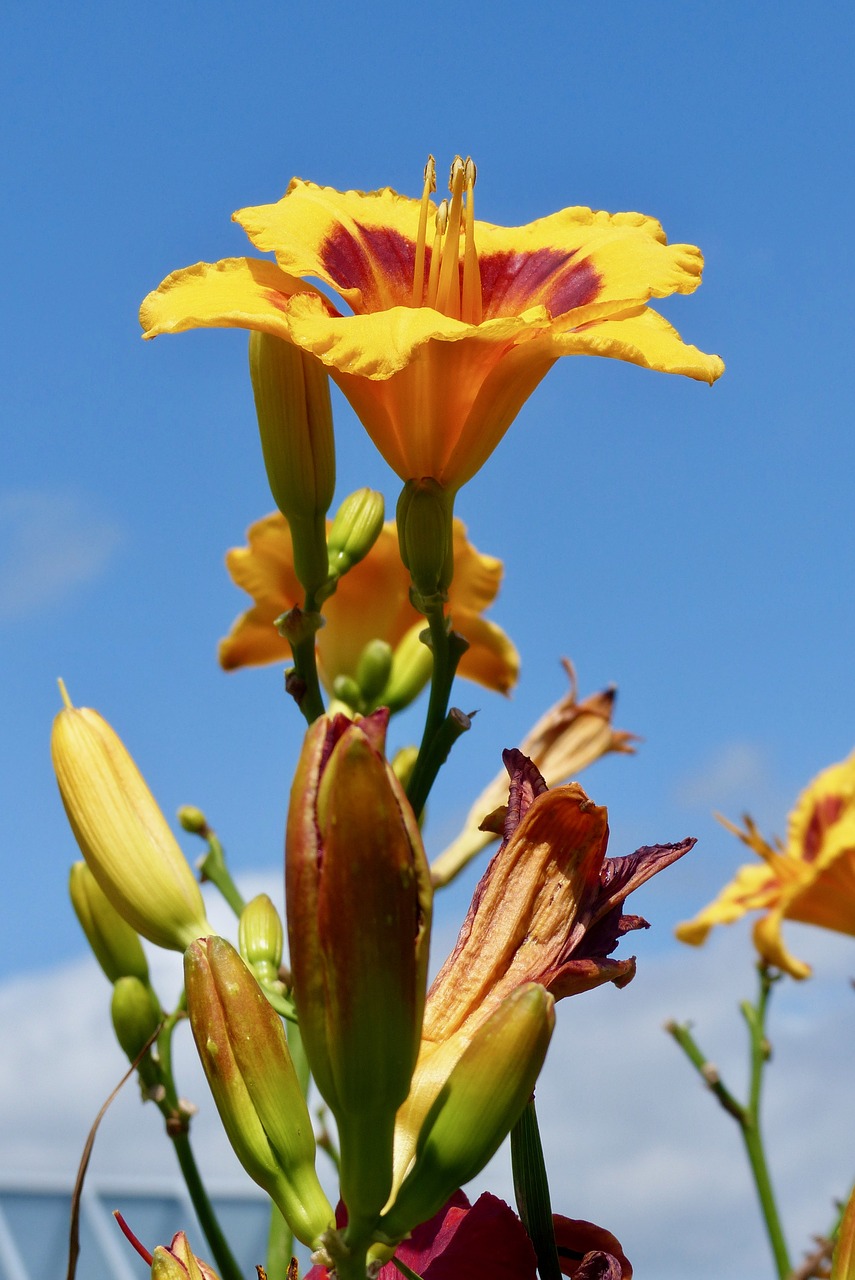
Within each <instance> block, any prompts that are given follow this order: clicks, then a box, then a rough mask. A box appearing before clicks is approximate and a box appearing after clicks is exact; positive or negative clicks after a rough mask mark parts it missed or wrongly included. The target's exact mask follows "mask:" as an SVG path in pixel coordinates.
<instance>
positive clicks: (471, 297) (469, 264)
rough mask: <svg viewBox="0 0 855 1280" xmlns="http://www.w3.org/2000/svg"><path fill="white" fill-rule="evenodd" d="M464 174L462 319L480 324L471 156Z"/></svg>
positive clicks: (473, 168) (479, 280)
mask: <svg viewBox="0 0 855 1280" xmlns="http://www.w3.org/2000/svg"><path fill="white" fill-rule="evenodd" d="M464 172H465V178H466V239H465V242H464V249H463V304H462V307H461V318H462V319H463V320H464V321H466V323H467V324H480V323H481V319H482V305H481V268H480V266H479V265H478V250H477V249H476V247H475V179H476V177H477V170H476V168H475V162H474V160H473V159H472V157H471V156H467V158H466V164H465V166H464Z"/></svg>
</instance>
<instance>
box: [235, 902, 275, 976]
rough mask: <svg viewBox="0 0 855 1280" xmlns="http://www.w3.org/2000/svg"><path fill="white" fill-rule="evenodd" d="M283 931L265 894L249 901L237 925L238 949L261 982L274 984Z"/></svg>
mask: <svg viewBox="0 0 855 1280" xmlns="http://www.w3.org/2000/svg"><path fill="white" fill-rule="evenodd" d="M284 941H285V931H284V929H283V928H282V921H281V920H280V919H279V912H278V911H277V910H276V908H275V907H274V905H273V903H272V902H271V901H270V899H269V898H268V896H267V894H266V893H260V894H259V895H258V897H257V898H253V899H252V901H251V902H248V903H247V904H246V906H245V907H244V909H243V911H242V912H241V917H240V922H239V924H238V946H239V947H240V953H241V955H242V956H243V958H244V960H245V961H246V963H247V964H248V965H249V967H250V968H251V969H252V970H253V971H254V973H255V975H256V977H257V978H258V980H259V981H260V982H277V981H278V979H279V966H280V965H281V963H282V947H283V945H284Z"/></svg>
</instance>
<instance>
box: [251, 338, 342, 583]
mask: <svg viewBox="0 0 855 1280" xmlns="http://www.w3.org/2000/svg"><path fill="white" fill-rule="evenodd" d="M249 371H250V376H251V377H252V389H253V392H254V393H255V409H256V413H257V415H258V428H259V431H260V433H261V448H262V451H263V453H264V465H265V467H266V469H267V479H268V481H269V483H270V490H271V492H272V494H273V497H274V499H275V501H276V505H277V507H278V508H279V510H280V511H281V512H282V514H283V515H284V516H285V518H286V520H287V521H288V524H289V525H290V528H291V538H292V542H293V546H294V568H295V570H296V573H297V577H298V578H299V580H300V582H301V583H302V584H303V586H304V587H305V588H306V591H308V592H314V591H316V590H317V589H318V588H319V587H320V586H322V585H323V583H324V582H325V580H326V577H327V572H328V569H327V545H326V513H327V511H328V510H329V508H330V504H331V503H332V500H333V493H334V492H335V442H334V440H333V422H332V407H331V405H330V391H329V375H328V374H327V371H326V369H325V368H324V366H323V364H322V363H321V361H320V360H318V359H317V357H315V356H311V355H308V354H307V353H306V352H304V351H301V350H300V348H299V347H295V346H294V345H293V344H292V343H290V342H285V341H283V339H282V338H274V337H272V336H271V335H270V334H268V333H259V332H255V331H254V332H252V333H250V335H249Z"/></svg>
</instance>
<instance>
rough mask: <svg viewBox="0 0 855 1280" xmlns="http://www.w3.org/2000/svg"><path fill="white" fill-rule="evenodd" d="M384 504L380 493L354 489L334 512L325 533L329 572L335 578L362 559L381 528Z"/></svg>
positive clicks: (372, 544)
mask: <svg viewBox="0 0 855 1280" xmlns="http://www.w3.org/2000/svg"><path fill="white" fill-rule="evenodd" d="M384 513H385V504H384V502H383V495H382V493H377V492H376V490H374V489H357V490H356V492H355V493H351V494H349V495H348V497H346V498H345V500H344V502H343V503H342V504H341V506H340V507H339V509H338V511H337V512H336V515H335V519H334V520H333V522H332V528H331V529H330V531H329V534H328V536H327V547H328V549H329V572H330V574H331V575H332V576H333V577H335V578H340V577H341V576H342V574H343V573H347V571H348V570H349V569H352V568H353V566H354V565H355V564H359V562H360V560H364V559H365V557H366V556H367V555H368V552H369V551H370V550H371V548H372V547H373V546H374V543H375V542H376V541H377V539H378V538H379V537H380V533H381V531H382V529H383V516H384Z"/></svg>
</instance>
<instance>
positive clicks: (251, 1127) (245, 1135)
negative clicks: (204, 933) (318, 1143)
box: [184, 937, 334, 1248]
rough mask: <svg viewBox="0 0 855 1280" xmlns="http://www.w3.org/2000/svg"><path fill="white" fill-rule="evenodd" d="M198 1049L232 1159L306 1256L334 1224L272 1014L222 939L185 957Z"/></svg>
mask: <svg viewBox="0 0 855 1280" xmlns="http://www.w3.org/2000/svg"><path fill="white" fill-rule="evenodd" d="M184 977H185V982H186V988H187V1009H188V1013H189V1015H190V1025H191V1027H192V1029H193V1038H194V1040H195V1041H196V1048H197V1049H198V1051H199V1057H200V1059H201V1061H202V1066H203V1068H204V1070H205V1075H206V1076H207V1078H208V1084H209V1085H210V1087H211V1093H212V1094H213V1096H214V1102H215V1103H216V1105H217V1110H218V1112H219V1113H220V1119H221V1120H222V1122H223V1128H224V1129H225V1131H226V1134H227V1135H228V1139H229V1141H230V1143H231V1144H232V1147H233V1148H234V1151H235V1154H236V1155H237V1157H238V1159H239V1160H240V1162H241V1164H242V1165H243V1167H244V1168H245V1169H246V1171H247V1173H248V1174H249V1176H250V1177H251V1178H253V1179H254V1180H255V1181H256V1182H257V1183H258V1184H259V1186H261V1187H263V1188H264V1190H265V1191H266V1192H267V1194H268V1195H269V1196H270V1198H271V1199H272V1200H273V1201H274V1203H275V1204H276V1206H277V1208H278V1209H279V1211H280V1213H281V1214H282V1216H283V1217H284V1219H285V1221H286V1222H287V1223H288V1225H289V1226H290V1228H291V1230H292V1231H293V1232H294V1235H295V1236H297V1238H298V1239H299V1240H302V1242H303V1244H307V1245H309V1246H311V1247H312V1248H314V1247H316V1243H317V1242H318V1241H319V1240H320V1237H321V1236H322V1235H323V1233H324V1232H325V1231H327V1230H328V1229H329V1228H330V1227H331V1226H332V1225H333V1220H334V1214H333V1210H332V1208H331V1206H330V1203H329V1201H328V1200H327V1198H326V1196H325V1195H324V1193H323V1190H322V1189H321V1185H320V1183H319V1182H318V1177H317V1174H316V1173H315V1135H314V1132H313V1130H312V1121H311V1118H310V1116H309V1111H308V1108H307V1106H306V1101H305V1099H304V1097H303V1093H302V1091H301V1089H300V1083H299V1081H298V1079H297V1075H296V1072H295V1070H294V1066H293V1064H292V1062H291V1055H290V1053H289V1051H288V1045H287V1042H286V1040H285V1032H284V1031H283V1029H282V1022H281V1020H280V1018H279V1016H278V1014H276V1013H274V1012H273V1009H272V1008H271V1007H270V1005H269V1003H268V1001H267V998H266V996H265V995H264V993H263V991H262V990H261V988H260V987H259V985H258V983H257V982H256V980H255V978H254V977H253V976H252V974H251V973H250V971H249V969H248V968H247V967H246V965H245V964H244V962H243V960H241V958H240V956H239V955H238V953H237V952H236V951H235V949H234V947H232V946H231V945H230V944H229V943H228V942H226V941H225V939H223V938H217V937H210V938H203V939H201V940H200V941H198V942H194V943H193V945H192V946H191V947H188V949H187V952H186V954H185V956H184Z"/></svg>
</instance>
